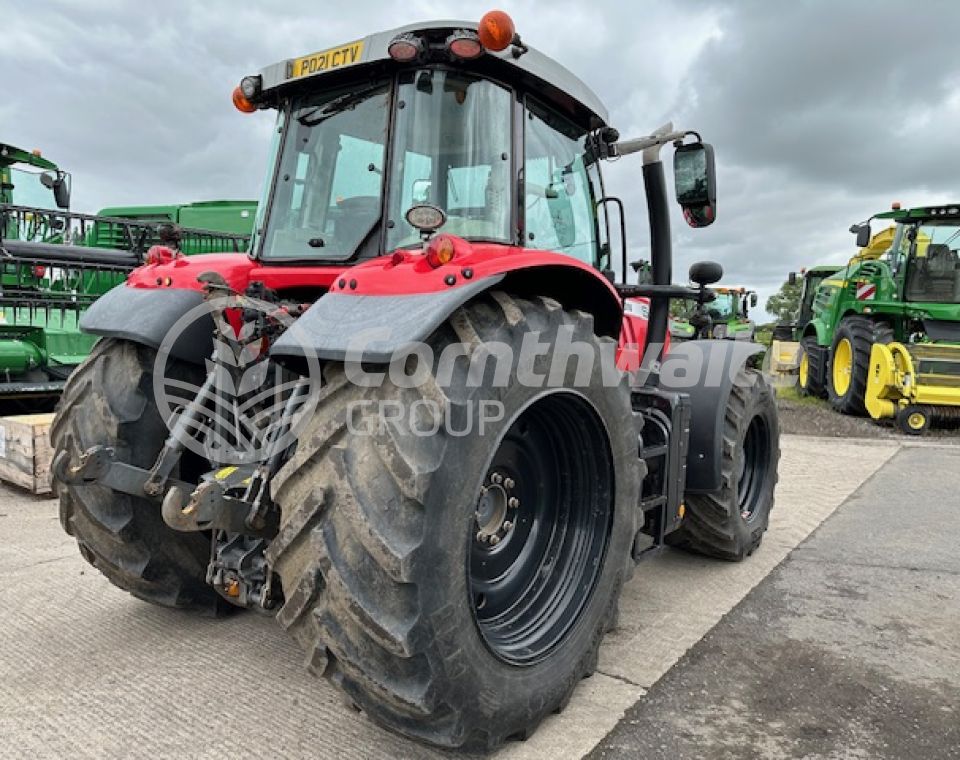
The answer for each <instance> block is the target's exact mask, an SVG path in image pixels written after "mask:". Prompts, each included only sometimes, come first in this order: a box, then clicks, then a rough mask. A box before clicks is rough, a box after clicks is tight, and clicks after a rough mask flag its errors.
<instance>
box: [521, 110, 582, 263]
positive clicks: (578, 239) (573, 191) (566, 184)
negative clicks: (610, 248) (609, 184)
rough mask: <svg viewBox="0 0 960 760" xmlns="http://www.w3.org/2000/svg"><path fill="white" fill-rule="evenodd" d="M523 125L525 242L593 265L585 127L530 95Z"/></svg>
mask: <svg viewBox="0 0 960 760" xmlns="http://www.w3.org/2000/svg"><path fill="white" fill-rule="evenodd" d="M524 124H525V128H524V164H523V165H524V197H523V204H524V218H525V220H526V223H525V239H524V245H525V246H526V247H527V248H536V249H538V250H549V251H556V252H558V253H566V254H569V255H570V256H574V257H576V258H578V259H580V260H581V261H584V262H586V263H588V264H591V265H595V264H597V263H598V246H597V216H596V205H595V202H596V198H595V192H594V188H593V185H592V183H591V178H590V175H589V174H588V169H589V168H590V167H588V166H587V165H586V164H585V162H584V161H585V155H586V154H585V140H586V132H584V130H582V129H578V128H577V127H575V126H573V125H572V124H570V122H568V121H567V120H566V119H564V118H562V117H560V116H558V115H557V114H554V113H552V112H551V111H549V110H548V109H546V108H544V107H543V106H541V105H539V104H538V103H536V102H534V101H531V100H528V101H527V104H526V116H525V119H524Z"/></svg>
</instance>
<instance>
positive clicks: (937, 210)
mask: <svg viewBox="0 0 960 760" xmlns="http://www.w3.org/2000/svg"><path fill="white" fill-rule="evenodd" d="M940 217H953V218H954V219H956V218H960V203H947V204H945V205H938V206H917V207H915V208H904V209H893V210H892V211H883V212H881V213H879V214H874V215H873V217H872V218H873V219H892V220H893V221H895V222H903V221H907V220H910V219H938V218H940Z"/></svg>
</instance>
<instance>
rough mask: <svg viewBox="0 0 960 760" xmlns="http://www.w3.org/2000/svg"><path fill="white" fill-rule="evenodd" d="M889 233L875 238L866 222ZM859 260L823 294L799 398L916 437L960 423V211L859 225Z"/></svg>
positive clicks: (915, 213)
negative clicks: (887, 422)
mask: <svg viewBox="0 0 960 760" xmlns="http://www.w3.org/2000/svg"><path fill="white" fill-rule="evenodd" d="M872 219H880V220H883V221H890V222H893V226H891V227H888V228H887V229H884V230H882V231H881V232H879V233H877V234H876V235H872V233H871V229H870V221H871V220H872ZM851 232H853V233H855V234H856V235H857V245H858V246H859V247H860V251H859V252H858V253H857V255H855V256H854V257H853V258H852V259H851V260H850V262H849V263H848V264H847V266H846V267H844V268H841V269H839V270H838V271H837V272H836V273H835V274H831V275H828V276H827V277H826V278H825V279H824V280H823V281H822V282H821V283H820V285H819V286H818V287H817V289H816V293H815V296H814V298H813V303H812V309H811V319H810V320H809V322H808V323H807V324H806V325H804V326H803V327H802V336H801V352H802V353H801V360H800V363H801V367H800V386H801V390H802V391H803V392H805V393H807V394H810V395H816V396H825V397H828V398H829V399H830V403H831V404H832V405H833V407H834V408H835V409H836V410H837V411H840V412H843V413H845V414H854V415H864V414H866V413H869V414H870V416H871V417H873V418H874V419H889V418H893V419H895V420H896V422H897V425H898V427H900V429H901V430H903V431H904V432H905V433H909V434H914V435H918V434H920V433H922V432H923V431H924V430H926V429H927V427H928V426H929V425H930V423H931V422H932V421H934V420H938V419H940V420H944V419H957V418H958V417H960V258H958V251H957V249H958V247H960V206H924V207H920V208H913V209H900V208H899V206H898V205H895V206H894V208H893V210H891V211H887V212H884V213H881V214H876V215H875V216H873V217H871V219H868V220H867V221H866V222H863V223H862V224H855V225H853V227H851Z"/></svg>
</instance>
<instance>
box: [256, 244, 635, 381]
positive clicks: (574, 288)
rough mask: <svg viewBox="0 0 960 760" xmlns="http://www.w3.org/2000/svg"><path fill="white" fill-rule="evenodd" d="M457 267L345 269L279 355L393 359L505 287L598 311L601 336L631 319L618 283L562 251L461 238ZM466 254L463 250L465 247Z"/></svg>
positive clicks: (404, 259) (401, 258)
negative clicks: (465, 307)
mask: <svg viewBox="0 0 960 760" xmlns="http://www.w3.org/2000/svg"><path fill="white" fill-rule="evenodd" d="M457 245H458V256H457V258H456V259H455V261H456V265H455V266H454V265H452V264H451V265H446V266H442V267H438V268H437V269H432V268H430V267H429V266H428V265H427V264H426V262H425V261H424V258H423V256H421V255H418V254H410V253H406V254H398V255H395V256H394V257H382V258H381V259H376V260H374V261H371V262H368V263H367V264H362V265H359V266H356V267H354V268H352V269H350V270H349V271H348V272H345V273H344V275H343V277H342V278H341V279H340V280H339V281H338V282H336V283H335V284H334V286H333V287H332V288H331V289H330V291H329V292H328V293H326V294H325V295H323V296H321V297H320V298H319V299H318V300H317V301H316V302H315V303H314V304H313V305H312V306H311V307H310V308H309V309H308V310H307V311H306V312H305V313H304V315H303V316H302V317H300V319H298V320H297V322H296V328H297V329H295V330H294V329H291V330H288V331H287V332H286V333H284V334H283V335H282V336H280V338H279V339H278V340H277V341H276V343H274V345H273V347H272V348H271V356H274V357H276V358H277V359H278V360H279V361H281V362H290V363H292V364H293V365H296V364H297V360H298V359H302V358H304V357H305V356H307V355H308V353H311V354H313V355H315V356H316V357H317V358H319V359H329V360H336V361H343V360H344V359H346V358H347V356H348V355H349V357H350V358H351V359H352V360H357V361H367V362H375V363H385V362H389V361H391V360H392V359H393V358H394V357H396V356H402V355H404V354H405V353H407V352H408V351H409V350H410V349H411V348H412V347H413V346H414V345H415V344H417V343H419V342H421V341H424V340H426V339H427V338H429V336H430V335H431V334H432V333H433V332H434V331H435V330H436V329H437V328H438V327H440V325H442V324H443V323H444V322H445V321H446V320H447V319H448V318H449V317H450V316H451V315H452V314H453V313H454V312H455V311H456V310H457V309H459V308H460V307H461V306H463V305H464V304H466V303H467V302H468V301H470V300H472V299H474V298H476V297H477V296H479V295H480V294H482V293H484V292H486V291H488V290H490V289H492V288H497V289H501V290H505V291H507V292H509V293H511V294H513V295H517V296H520V297H534V296H548V297H551V298H554V299H556V300H557V301H559V302H560V303H561V304H562V305H563V306H564V308H567V309H582V310H583V311H586V312H588V313H590V314H592V315H593V316H594V324H595V329H596V331H597V333H598V334H600V335H607V336H610V337H613V338H616V337H617V336H619V334H620V323H621V319H622V316H623V312H622V307H621V302H620V299H619V297H618V296H617V294H616V290H615V289H614V288H613V286H612V285H611V284H610V283H609V282H608V281H607V280H606V279H605V278H604V277H603V276H602V275H600V274H599V273H598V272H597V271H596V270H594V269H593V268H592V267H590V266H588V265H586V264H584V263H583V262H580V261H578V260H576V259H573V258H571V257H569V256H563V255H561V254H556V253H549V252H541V251H527V250H524V249H518V248H510V247H507V246H502V245H485V244H476V245H473V246H471V245H470V244H469V243H466V241H462V240H459V239H457ZM461 249H462V250H463V254H462V255H460V250H461Z"/></svg>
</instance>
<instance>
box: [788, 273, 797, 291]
mask: <svg viewBox="0 0 960 760" xmlns="http://www.w3.org/2000/svg"><path fill="white" fill-rule="evenodd" d="M787 282H788V283H789V284H790V287H793V286H794V285H796V284H797V273H796V272H791V273H790V274H788V275H787Z"/></svg>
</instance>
